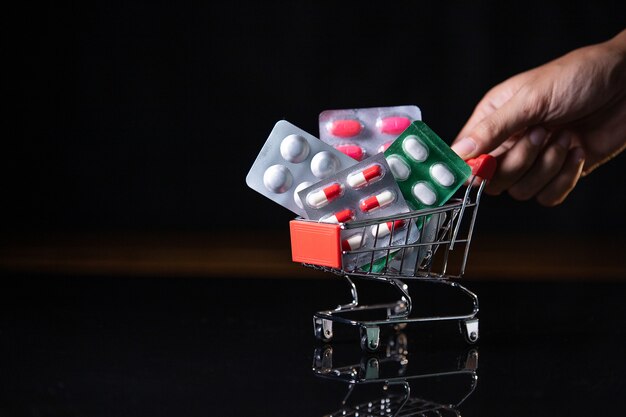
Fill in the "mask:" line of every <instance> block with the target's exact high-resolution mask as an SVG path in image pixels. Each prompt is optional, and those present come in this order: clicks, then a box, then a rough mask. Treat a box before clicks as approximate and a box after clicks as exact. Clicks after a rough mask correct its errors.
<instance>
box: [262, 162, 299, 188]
mask: <svg viewBox="0 0 626 417" xmlns="http://www.w3.org/2000/svg"><path fill="white" fill-rule="evenodd" d="M263 185H265V188H267V189H268V190H270V191H271V192H273V193H277V194H282V193H284V192H285V191H287V190H288V189H290V188H291V186H292V185H293V175H291V171H289V168H287V167H286V166H284V165H272V166H271V167H269V168H268V169H266V170H265V173H263Z"/></svg>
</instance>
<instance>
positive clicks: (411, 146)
mask: <svg viewBox="0 0 626 417" xmlns="http://www.w3.org/2000/svg"><path fill="white" fill-rule="evenodd" d="M402 149H403V150H404V152H406V154H407V155H409V156H410V157H411V158H412V159H413V160H415V161H416V162H423V161H425V160H426V158H428V148H427V147H426V145H424V144H423V143H422V142H421V141H420V140H419V139H418V138H417V136H413V135H410V136H407V137H406V138H404V140H403V141H402Z"/></svg>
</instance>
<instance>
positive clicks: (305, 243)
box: [289, 220, 341, 268]
mask: <svg viewBox="0 0 626 417" xmlns="http://www.w3.org/2000/svg"><path fill="white" fill-rule="evenodd" d="M289 230H290V232H291V258H292V259H293V261H294V262H302V263H307V264H313V265H320V266H328V267H331V268H341V247H340V239H339V237H340V230H339V225H338V224H332V223H316V222H310V221H309V222H307V221H302V220H292V221H290V222H289Z"/></svg>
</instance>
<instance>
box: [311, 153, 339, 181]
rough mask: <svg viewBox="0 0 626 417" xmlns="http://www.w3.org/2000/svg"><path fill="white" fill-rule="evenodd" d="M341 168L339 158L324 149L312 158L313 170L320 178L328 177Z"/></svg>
mask: <svg viewBox="0 0 626 417" xmlns="http://www.w3.org/2000/svg"><path fill="white" fill-rule="evenodd" d="M338 169H339V160H338V159H337V157H335V155H333V154H332V153H330V152H328V151H322V152H320V153H318V154H316V155H315V156H314V157H313V159H311V172H312V173H313V175H315V176H316V177H317V178H319V179H324V178H328V177H330V176H331V175H333V174H334V173H335V172H337V170H338Z"/></svg>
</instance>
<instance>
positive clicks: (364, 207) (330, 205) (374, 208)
mask: <svg viewBox="0 0 626 417" xmlns="http://www.w3.org/2000/svg"><path fill="white" fill-rule="evenodd" d="M298 194H299V197H300V200H301V201H302V202H303V203H304V208H305V210H306V213H307V216H308V218H309V219H311V220H319V221H322V222H329V223H348V222H350V221H355V220H366V219H376V218H379V217H388V216H391V215H394V214H398V213H406V212H408V211H409V207H408V205H407V204H406V202H405V200H404V197H403V196H402V193H401V191H400V189H399V188H398V185H397V183H396V181H395V179H394V178H393V175H392V174H391V170H390V168H389V165H388V164H387V161H386V159H385V156H384V154H377V155H374V156H372V157H370V158H367V159H366V160H363V161H361V162H359V163H357V164H355V165H352V166H351V167H349V168H347V169H344V170H342V171H340V172H337V173H336V174H335V175H332V176H331V177H329V178H327V179H325V180H322V181H319V182H318V183H316V184H314V185H312V186H310V187H308V188H305V189H304V190H301V191H300V192H299V193H298ZM418 238H419V230H418V229H417V228H416V227H414V228H412V229H411V230H410V236H409V237H408V239H407V235H406V228H405V222H403V221H396V222H382V223H381V224H376V225H373V226H369V227H366V228H365V229H346V230H342V232H341V245H342V249H343V250H345V251H355V250H361V249H374V248H385V247H388V246H389V245H390V244H398V243H401V242H405V241H408V242H414V241H415V240H417V239H418ZM385 255H388V253H387V251H376V252H374V253H371V252H370V253H367V254H363V255H361V256H358V255H350V256H348V257H344V260H343V261H344V268H348V269H353V268H354V267H358V266H361V265H364V264H367V263H369V262H373V261H374V260H377V259H379V258H381V257H384V256H385Z"/></svg>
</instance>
